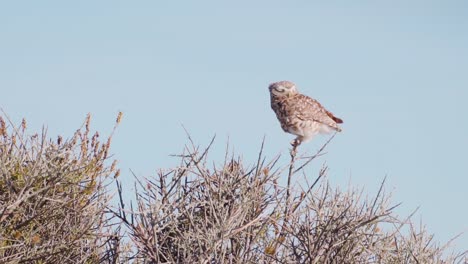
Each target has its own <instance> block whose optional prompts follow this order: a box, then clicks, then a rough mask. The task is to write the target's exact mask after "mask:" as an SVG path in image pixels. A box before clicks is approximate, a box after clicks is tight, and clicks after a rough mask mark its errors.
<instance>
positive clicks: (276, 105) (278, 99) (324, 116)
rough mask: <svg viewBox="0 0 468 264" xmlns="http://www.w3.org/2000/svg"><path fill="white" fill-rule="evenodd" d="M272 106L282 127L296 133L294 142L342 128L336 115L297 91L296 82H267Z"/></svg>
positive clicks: (340, 121) (297, 142)
mask: <svg viewBox="0 0 468 264" xmlns="http://www.w3.org/2000/svg"><path fill="white" fill-rule="evenodd" d="M269 90H270V98H271V108H272V109H273V111H274V112H275V113H276V117H277V118H278V120H279V122H280V124H281V128H283V130H284V131H285V132H287V133H291V134H293V135H296V136H297V138H296V139H295V140H294V141H293V144H296V145H298V144H300V143H302V142H305V141H308V140H310V139H312V138H313V137H314V136H315V135H316V134H318V133H323V134H328V133H331V132H333V131H338V132H340V131H341V128H340V127H339V126H338V124H341V123H343V120H341V119H340V118H338V117H335V116H334V115H333V114H332V113H331V112H329V111H327V110H326V109H325V108H324V107H323V106H322V105H321V104H320V103H319V102H317V100H315V99H312V98H310V97H308V96H306V95H303V94H300V93H299V92H298V91H297V90H296V85H295V84H294V83H292V82H289V81H280V82H275V83H272V84H270V86H269Z"/></svg>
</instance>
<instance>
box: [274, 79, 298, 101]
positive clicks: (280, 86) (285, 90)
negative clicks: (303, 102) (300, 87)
mask: <svg viewBox="0 0 468 264" xmlns="http://www.w3.org/2000/svg"><path fill="white" fill-rule="evenodd" d="M268 89H269V90H270V94H271V95H274V96H278V97H280V96H290V95H293V94H297V90H296V85H295V84H294V83H292V82H290V81H280V82H275V83H272V84H270V86H269V87H268Z"/></svg>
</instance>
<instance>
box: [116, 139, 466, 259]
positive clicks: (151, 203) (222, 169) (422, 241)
mask: <svg viewBox="0 0 468 264" xmlns="http://www.w3.org/2000/svg"><path fill="white" fill-rule="evenodd" d="M327 144H328V142H327ZM210 146H211V144H210ZM210 146H208V148H206V149H204V150H203V151H200V149H199V148H198V147H195V145H194V144H193V142H192V143H191V145H190V147H187V148H186V151H185V152H184V153H182V154H181V155H179V157H180V159H181V162H180V165H179V166H178V167H176V168H174V169H170V170H167V171H160V172H159V174H158V175H157V177H154V178H149V179H145V180H142V181H139V187H140V189H141V191H136V203H137V207H136V209H135V210H130V211H128V210H126V209H125V203H124V202H123V199H122V190H121V188H120V197H121V205H120V210H119V211H118V212H116V215H117V216H118V217H119V218H120V219H122V222H123V223H124V224H125V226H126V227H127V228H128V229H129V230H130V237H131V239H132V241H133V243H134V245H135V246H136V248H137V251H136V254H135V256H134V257H133V258H132V259H133V260H134V262H135V263H463V262H464V261H466V258H465V255H466V254H464V253H463V254H451V255H450V254H447V252H446V250H445V249H446V246H447V245H445V246H443V247H440V246H439V245H438V244H437V243H434V242H432V236H430V235H428V234H427V232H426V231H425V230H423V229H422V230H420V231H416V230H415V229H414V227H413V224H412V223H411V222H410V221H409V220H408V219H406V220H404V221H402V220H399V219H398V218H397V217H395V216H394V215H393V213H392V210H393V209H394V208H395V207H396V205H391V204H390V196H389V195H387V194H385V192H384V189H383V184H384V183H382V186H381V188H380V190H379V191H378V193H377V194H376V196H375V197H374V198H372V199H365V198H363V191H362V190H357V189H350V190H347V191H342V190H340V189H339V188H332V187H331V186H330V185H329V183H328V182H327V181H326V180H325V175H326V171H327V167H323V168H322V169H321V171H320V172H319V174H318V176H317V177H316V178H315V180H314V181H313V182H312V183H310V184H309V183H307V179H310V178H311V177H309V176H306V175H304V174H302V175H301V174H300V173H299V172H302V170H303V168H304V167H305V166H307V165H308V164H309V163H310V162H311V161H312V160H314V159H315V158H316V157H317V156H319V155H320V154H321V152H322V151H323V149H324V148H325V146H326V144H325V145H324V146H323V147H322V149H321V150H319V152H318V153H317V154H316V155H314V156H312V157H303V156H301V157H296V149H293V151H292V152H291V163H290V164H289V165H288V166H286V167H285V168H277V165H276V164H277V161H278V158H276V159H274V160H272V161H270V162H266V161H265V158H264V157H263V156H262V150H260V153H259V157H258V161H257V163H256V164H255V165H254V166H252V167H247V166H246V165H245V163H244V162H243V161H242V160H241V159H240V158H233V157H229V155H227V154H226V159H225V161H224V163H223V164H222V165H221V166H219V167H217V166H213V167H208V165H207V164H209V162H208V159H207V154H208V151H209V148H210ZM262 149H263V145H262ZM295 166H297V167H298V168H295ZM284 174H286V175H285V176H286V177H287V185H286V186H285V187H281V186H280V185H279V184H278V180H279V178H280V177H282V176H283V175H284ZM301 176H302V177H303V179H302V180H299V181H298V182H306V183H307V184H305V185H300V184H292V181H293V178H297V177H301ZM294 180H297V179H294ZM406 227H408V228H409V230H408V232H405V231H404V228H406ZM464 258H465V259H464Z"/></svg>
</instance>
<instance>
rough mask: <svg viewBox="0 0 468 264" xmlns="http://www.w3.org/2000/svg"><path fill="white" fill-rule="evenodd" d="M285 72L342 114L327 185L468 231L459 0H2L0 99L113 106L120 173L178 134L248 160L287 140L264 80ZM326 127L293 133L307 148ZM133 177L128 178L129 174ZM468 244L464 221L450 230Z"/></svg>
mask: <svg viewBox="0 0 468 264" xmlns="http://www.w3.org/2000/svg"><path fill="white" fill-rule="evenodd" d="M279 80H291V81H293V82H295V83H296V85H297V87H298V89H299V90H300V91H301V92H303V93H304V94H307V95H309V96H311V97H314V98H316V99H318V100H319V101H320V102H321V103H322V104H323V105H324V106H325V107H326V108H328V109H329V110H330V111H332V112H333V113H334V114H335V115H336V116H338V117H340V118H342V119H343V120H344V124H343V133H341V134H338V135H337V136H336V137H335V139H334V140H333V141H332V143H331V144H330V145H329V147H328V148H327V155H325V156H323V157H321V158H320V159H318V160H316V161H314V163H313V164H312V165H311V166H310V167H309V173H311V177H315V175H316V172H317V171H318V170H319V168H320V167H321V166H322V164H323V163H325V162H326V164H327V165H328V166H329V169H330V170H329V174H328V178H329V180H330V181H331V182H332V184H333V185H334V186H338V187H341V188H347V187H348V184H349V182H351V183H352V184H353V185H356V186H362V187H364V188H365V189H366V192H367V193H369V194H371V195H373V194H375V193H376V192H377V190H378V187H379V184H380V182H381V181H382V179H383V178H384V177H385V176H387V184H386V189H387V191H391V192H393V201H394V202H395V203H398V202H403V205H402V206H401V207H399V208H398V209H397V210H396V212H397V213H398V214H399V215H401V216H402V217H404V216H407V215H408V214H410V213H411V212H412V211H413V210H414V209H415V208H416V207H418V206H419V207H420V209H419V211H418V213H417V214H416V216H415V218H414V220H415V221H416V222H419V220H420V219H422V221H423V223H425V224H426V226H427V228H428V230H429V231H430V232H432V233H435V234H436V239H437V240H439V241H441V242H444V241H447V240H449V239H450V238H451V237H453V236H454V235H456V234H458V233H459V232H463V231H468V221H467V219H468V208H467V202H468V192H467V187H468V173H467V166H468V155H467V149H468V138H467V136H468V124H467V120H468V118H467V116H466V115H467V114H468V104H467V99H468V2H466V1H419V0H415V1H407V0H396V1H306V0H303V1H276V0H268V1H267V0H261V1H247V0H241V1H235V2H234V1H231V2H230V3H227V1H214V0H212V1H204V0H200V1H191V2H190V3H189V2H181V1H115V0H112V1H110V0H108V1H104V0H103V1H73V2H72V1H47V0H45V1H0V92H1V96H0V106H1V107H2V108H3V109H4V110H5V111H6V112H7V113H8V114H9V115H10V117H11V118H12V119H13V120H14V121H15V122H17V123H20V122H21V118H23V117H25V118H26V119H27V120H28V124H29V128H30V129H31V132H33V131H40V129H41V127H42V125H46V126H47V127H48V130H49V135H50V136H52V137H55V136H56V135H58V134H62V135H66V136H67V135H68V136H71V135H72V133H73V132H74V131H75V130H76V129H77V128H78V127H79V126H80V125H81V123H82V122H83V120H84V119H85V116H86V114H87V113H88V112H90V113H92V115H93V127H94V128H95V129H97V130H99V131H100V132H104V133H105V132H107V133H108V132H110V131H111V130H112V127H113V124H114V120H115V117H116V115H117V112H118V111H123V112H124V118H123V121H122V123H121V125H120V127H119V129H118V130H117V133H116V135H115V137H114V141H113V143H114V144H113V148H112V152H113V153H114V154H115V155H114V157H115V158H117V159H118V160H119V161H120V163H119V164H120V168H121V169H122V174H121V176H120V177H121V179H122V180H123V181H124V182H125V183H128V184H126V186H131V185H132V184H131V182H132V181H133V179H132V176H131V173H130V169H131V170H132V171H134V172H135V173H136V174H137V175H138V176H150V175H154V174H155V171H156V170H157V169H158V168H167V167H170V166H173V165H175V164H177V160H176V159H174V158H171V157H169V155H170V154H177V153H180V152H181V150H182V149H183V146H184V144H185V143H187V138H186V135H185V132H184V130H183V128H182V126H181V125H182V124H183V125H184V126H185V127H186V128H187V130H188V131H189V132H190V133H191V135H192V137H193V139H194V140H195V141H196V143H199V144H201V145H206V144H207V143H209V141H210V139H211V137H212V136H213V135H215V134H216V136H217V141H216V144H215V147H214V149H213V153H212V156H211V158H212V159H213V160H220V159H221V158H220V157H221V154H222V153H223V152H224V147H225V142H226V140H227V139H228V138H229V141H230V145H231V146H232V147H233V148H234V151H235V152H236V153H237V154H240V155H242V156H243V157H244V159H245V161H246V162H247V163H250V164H253V163H254V162H255V157H256V155H257V153H258V150H259V146H260V144H261V141H262V138H263V137H265V140H266V147H265V155H266V156H267V158H268V159H271V158H273V157H274V156H276V155H277V154H282V155H283V157H284V158H283V159H282V160H281V161H282V163H283V165H285V164H287V156H288V148H289V142H290V140H291V139H292V138H293V136H291V135H288V134H285V133H284V132H283V131H282V130H281V128H280V126H279V123H278V121H277V120H276V117H275V115H274V113H273V112H272V111H271V109H270V102H269V93H268V89H267V87H268V84H269V83H271V82H274V81H279ZM326 140H327V137H323V136H321V137H317V138H316V139H315V140H314V141H312V142H310V143H308V144H305V145H302V146H301V151H306V152H309V153H313V152H315V151H316V150H317V149H318V148H319V147H320V146H321V145H322V144H323V143H324V142H325V141H326ZM128 188H130V187H128ZM455 244H456V247H455V248H456V249H458V250H466V249H468V234H466V235H464V236H463V237H461V238H460V239H458V240H457V241H456V242H455Z"/></svg>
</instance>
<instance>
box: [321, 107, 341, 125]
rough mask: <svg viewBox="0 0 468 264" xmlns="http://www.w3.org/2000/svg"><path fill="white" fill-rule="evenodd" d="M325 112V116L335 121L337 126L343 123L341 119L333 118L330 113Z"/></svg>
mask: <svg viewBox="0 0 468 264" xmlns="http://www.w3.org/2000/svg"><path fill="white" fill-rule="evenodd" d="M325 111H326V110H325ZM326 112H327V115H328V116H329V117H330V118H331V119H333V121H335V122H336V123H337V124H342V123H343V120H341V118H338V117H336V116H334V115H333V114H332V113H330V112H328V111H326Z"/></svg>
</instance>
